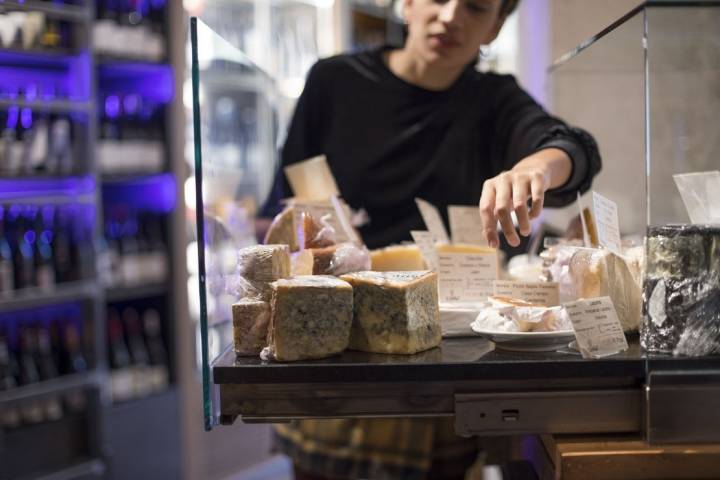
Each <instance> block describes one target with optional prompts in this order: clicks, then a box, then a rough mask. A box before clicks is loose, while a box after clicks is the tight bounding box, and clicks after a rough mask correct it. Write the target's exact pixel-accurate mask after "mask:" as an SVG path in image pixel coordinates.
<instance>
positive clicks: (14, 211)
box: [8, 204, 22, 221]
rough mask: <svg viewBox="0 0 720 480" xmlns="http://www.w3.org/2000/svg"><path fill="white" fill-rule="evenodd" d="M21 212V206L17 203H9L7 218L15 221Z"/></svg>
mask: <svg viewBox="0 0 720 480" xmlns="http://www.w3.org/2000/svg"><path fill="white" fill-rule="evenodd" d="M21 212H22V207H21V206H20V205H17V204H15V205H11V206H10V211H9V212H8V218H9V219H10V220H11V221H15V220H16V219H17V218H18V217H19V216H20V213H21Z"/></svg>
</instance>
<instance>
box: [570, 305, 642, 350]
mask: <svg viewBox="0 0 720 480" xmlns="http://www.w3.org/2000/svg"><path fill="white" fill-rule="evenodd" d="M565 309H566V310H567V312H568V315H569V316H570V321H571V322H572V326H573V330H574V331H575V339H576V340H577V344H578V348H579V350H580V353H581V354H582V356H583V358H602V357H607V356H609V355H614V354H616V353H620V352H622V351H625V350H627V348H628V344H627V339H626V338H625V333H624V332H623V329H622V325H621V324H620V320H619V319H618V316H617V312H615V306H614V305H613V303H612V300H610V297H599V298H591V299H584V300H577V301H575V302H570V303H566V304H565Z"/></svg>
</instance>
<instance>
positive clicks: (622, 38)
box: [191, 1, 720, 443]
mask: <svg viewBox="0 0 720 480" xmlns="http://www.w3.org/2000/svg"><path fill="white" fill-rule="evenodd" d="M718 19H720V2H717V1H692V2H679V1H672V2H670V1H648V2H645V3H643V4H642V5H640V6H638V7H637V8H635V9H634V10H632V11H631V12H629V13H628V14H627V15H626V16H624V17H623V18H621V19H620V20H618V21H617V22H616V23H614V24H613V25H611V26H609V27H608V28H607V29H605V30H604V31H603V32H601V33H600V34H598V35H597V36H595V37H593V38H591V39H589V40H588V41H586V42H584V43H583V44H582V45H580V46H579V47H578V48H577V49H575V50H574V51H572V52H570V53H569V54H567V55H565V56H564V57H563V58H561V59H560V60H558V61H557V62H556V63H555V64H554V65H553V67H552V68H551V80H552V85H553V88H554V91H553V92H552V95H551V96H552V98H553V99H554V102H555V111H554V112H553V113H556V114H558V115H559V116H560V117H562V118H564V119H566V120H567V121H568V122H570V123H572V124H574V125H577V126H579V127H582V128H584V129H586V130H588V131H590V132H592V133H593V135H594V136H595V138H596V140H597V142H598V144H599V146H600V150H601V153H602V155H603V160H604V166H603V171H602V172H601V173H600V175H599V176H598V177H597V178H596V182H595V184H594V186H593V188H594V190H595V191H597V192H599V193H601V194H603V195H604V196H606V197H608V198H610V199H612V200H613V201H615V202H616V203H617V205H618V213H619V217H620V222H619V223H620V232H621V234H622V235H623V236H624V237H625V236H636V237H637V238H639V240H636V241H635V243H634V245H635V246H637V247H641V246H642V244H643V238H644V237H645V236H646V232H649V236H648V238H650V239H652V237H653V235H654V232H655V231H656V227H663V228H666V227H665V226H666V225H668V224H685V225H687V224H689V223H690V222H689V218H688V217H687V216H686V215H687V214H686V213H685V209H684V207H683V201H682V199H681V196H680V194H679V193H677V189H676V187H675V184H674V180H673V175H674V174H683V173H691V172H698V171H699V172H703V171H709V170H713V169H717V168H718V167H717V165H718V163H717V160H715V156H714V152H715V149H716V148H715V147H716V146H717V141H716V138H715V135H714V127H713V123H712V122H710V121H708V120H707V118H708V117H707V116H708V115H709V114H710V113H709V112H711V111H714V108H715V107H716V106H717V103H718V101H720V98H719V97H718V95H717V86H718V81H719V80H720V78H718V74H720V68H718V67H719V65H720V64H718V62H717V59H718V58H720V56H718V55H717V49H718V48H720V33H719V32H718V31H717V29H716V28H714V27H715V26H716V25H717V24H718V22H717V20H718ZM191 33H192V35H193V39H192V45H193V62H192V66H193V78H192V80H193V91H194V96H193V107H194V108H193V113H194V134H195V137H194V138H195V144H194V153H195V157H194V158H195V179H196V182H195V186H196V191H195V201H196V214H197V232H198V239H199V242H198V249H197V252H198V255H197V256H198V269H197V271H198V278H197V279H198V280H199V285H200V296H199V299H200V302H199V310H200V312H201V317H200V318H201V325H202V329H203V333H202V337H201V343H202V348H203V374H204V389H205V390H204V399H205V411H204V413H205V421H206V427H207V428H212V427H213V426H215V425H218V424H231V423H232V422H233V421H235V420H236V419H238V418H240V419H242V420H243V421H254V422H258V421H263V422H269V421H282V420H288V419H295V418H330V417H386V416H401V417H402V416H404V417H416V416H454V417H455V426H456V430H457V432H458V433H461V434H464V435H475V434H483V435H486V434H497V435H508V434H516V433H610V432H612V433H633V434H641V435H643V436H644V437H645V438H646V439H647V440H649V441H650V442H653V443H656V442H657V443H663V442H685V441H687V442H690V441H701V442H703V441H704V442H709V441H720V437H719V436H718V433H717V432H715V431H713V430H712V429H709V428H708V427H707V425H708V422H707V419H708V417H712V419H713V420H717V419H718V417H717V414H716V413H714V411H710V410H711V409H709V408H708V406H709V405H710V404H709V403H708V402H709V401H711V400H712V401H717V400H719V399H718V398H717V395H718V394H717V392H718V391H719V390H718V385H720V374H718V369H719V368H720V357H714V356H712V355H711V354H712V353H718V352H717V351H712V350H711V351H704V352H701V353H700V354H697V355H695V356H690V355H673V351H672V349H671V350H670V351H667V350H664V349H655V348H652V347H649V344H648V343H647V338H649V337H646V334H647V331H648V328H650V329H652V328H653V327H652V325H653V322H657V320H656V319H654V318H653V315H655V313H656V312H654V311H653V312H650V311H649V309H650V308H651V306H650V302H649V300H650V298H649V297H651V296H652V295H653V292H654V290H653V291H650V292H649V293H648V291H647V288H649V287H647V286H648V285H649V283H648V281H649V280H648V278H650V277H649V275H651V274H652V273H653V270H652V269H651V267H653V266H657V265H663V266H665V265H667V264H673V265H675V264H676V263H677V262H675V260H679V261H680V262H682V261H683V259H686V257H682V255H681V254H678V253H677V251H675V250H672V248H670V250H669V251H670V253H663V254H662V255H664V256H663V259H662V261H656V262H655V264H653V263H652V262H649V265H648V268H646V270H645V274H646V278H645V282H646V283H645V285H646V287H647V288H646V292H645V297H644V306H643V310H642V314H644V316H645V318H646V320H645V322H644V324H643V325H644V326H642V327H641V331H642V334H641V335H638V334H637V333H635V334H633V333H629V334H628V343H629V344H630V347H629V349H628V350H626V351H624V352H621V353H619V354H615V355H612V356H608V357H605V358H601V359H588V358H583V357H582V356H581V355H579V354H578V353H577V352H576V351H573V350H571V349H567V348H564V349H561V350H559V351H550V352H522V353H520V352H512V351H508V350H503V349H501V348H497V347H496V345H495V344H493V343H492V342H490V341H489V340H486V339H484V338H481V337H478V336H469V337H463V338H444V339H443V340H442V343H441V344H440V346H439V347H436V348H434V349H431V350H428V351H425V352H422V353H419V354H415V355H404V356H401V355H387V354H371V353H364V352H357V351H350V350H348V351H344V352H342V353H341V354H339V355H335V356H332V357H329V358H325V359H322V360H301V361H297V362H276V361H267V360H263V359H262V358H260V356H258V355H254V356H238V355H236V353H235V349H234V348H233V326H232V304H233V302H236V301H238V300H239V298H240V297H241V296H242V293H241V292H243V291H246V290H243V288H245V287H244V286H243V285H241V284H239V282H238V279H237V264H238V256H237V251H238V249H239V248H241V247H243V246H246V245H249V244H251V243H253V240H252V232H253V230H252V225H253V220H254V219H253V216H252V215H251V214H249V213H248V212H249V211H248V210H246V209H244V208H243V207H242V203H241V202H239V201H238V198H239V193H240V192H242V188H243V187H242V185H243V182H242V181H240V177H238V176H235V177H233V175H232V174H231V172H228V171H227V170H226V169H225V168H224V167H225V166H224V165H223V160H222V156H220V155H217V154H214V153H213V150H211V148H212V142H213V140H212V138H214V136H216V135H217V133H216V132H215V131H213V124H212V121H210V120H209V119H211V118H212V117H213V114H212V113H210V114H208V113H207V112H208V111H210V112H211V111H212V110H211V109H212V107H209V106H208V103H207V98H208V97H204V93H203V92H205V88H206V85H207V84H208V83H207V82H211V81H212V78H213V75H214V74H213V73H212V72H210V74H208V72H207V66H208V64H207V63H205V64H203V56H205V55H207V53H208V52H213V54H215V55H216V54H217V53H218V52H220V51H221V50H222V51H223V58H224V61H223V62H221V63H219V62H217V60H216V61H215V65H216V66H217V67H218V68H221V69H222V71H224V72H227V71H232V69H234V68H246V69H249V70H251V71H252V70H253V68H254V67H253V66H252V63H251V62H249V61H248V60H247V57H246V56H245V55H243V54H242V53H241V51H240V50H238V49H236V48H234V47H232V46H231V45H230V43H229V42H226V41H224V40H223V39H222V37H221V36H219V35H217V34H216V33H214V32H213V31H212V30H211V29H210V28H209V27H208V26H206V25H203V24H202V23H201V22H199V21H198V20H195V19H193V20H192V21H191ZM218 45H223V47H222V49H220V48H219V47H218ZM240 66H242V67H240ZM261 81H262V82H263V83H264V84H265V85H267V86H268V90H267V91H268V92H276V91H277V85H276V84H273V83H272V82H271V81H270V79H267V78H264V79H262V80H261ZM263 98H267V99H270V98H272V94H270V93H268V95H267V97H263ZM268 102H269V103H271V102H270V101H269V100H268ZM255 118H256V120H258V121H260V120H259V119H260V118H261V117H260V116H259V115H257V116H256V117H255ZM228 132H230V133H231V134H232V135H235V136H237V135H239V134H240V133H239V132H240V131H239V130H238V129H234V130H228ZM207 141H210V142H211V143H210V144H207V143H206V142H207ZM269 155H270V154H269V153H268V156H266V157H264V158H263V160H262V161H263V165H265V166H266V167H269V166H270V165H273V166H274V165H275V163H273V162H274V161H275V160H274V157H271V156H269ZM706 177H707V178H712V177H713V176H712V175H710V174H708V175H706ZM709 193H710V194H712V193H711V192H709ZM705 204H707V202H705ZM713 205H714V204H712V202H710V204H709V206H708V207H707V208H708V210H709V211H711V212H714V211H715V210H713V208H716V206H713ZM577 213H578V211H577V208H576V207H575V208H574V210H573V212H572V216H575V215H576V214H577ZM673 228H674V227H673ZM692 228H700V229H702V235H701V236H702V239H700V240H697V242H699V243H698V245H701V246H702V248H704V249H706V250H703V255H704V257H703V258H704V260H703V261H704V262H705V263H704V264H702V265H699V266H698V269H700V270H701V273H702V274H707V275H708V278H710V279H711V280H713V281H715V280H716V279H717V265H719V264H720V257H718V252H719V251H720V249H718V247H717V245H718V240H717V236H713V235H715V233H713V232H715V230H714V229H715V227H712V226H696V227H692ZM692 228H691V229H690V233H689V234H688V235H689V236H692V235H694V232H695V230H693V229H692ZM681 230H682V228H681ZM708 238H709V240H707V239H708ZM656 244H657V242H656V243H655V244H654V243H653V242H652V241H650V240H648V241H647V244H646V245H647V246H646V249H647V251H648V255H647V257H648V258H653V255H654V254H656V253H657V252H660V251H661V250H659V249H657V248H656ZM660 244H661V245H663V246H667V245H671V247H672V245H673V242H672V241H662V242H660ZM673 248H674V247H673ZM681 253H682V252H681ZM673 255H674V256H673ZM687 255H690V254H689V253H688V254H687ZM641 258H643V257H641ZM673 262H675V263H673ZM713 262H714V263H713ZM696 263H697V262H696ZM703 269H704V270H703ZM672 275H674V273H672V272H671V273H670V276H672ZM694 275H696V277H697V278H700V274H697V272H695V273H694ZM713 275H714V276H713ZM683 278H684V279H687V278H689V277H688V276H685V277H683ZM703 278H705V277H703ZM666 280H667V279H666ZM240 283H241V282H240ZM665 283H666V284H667V289H668V291H670V290H671V289H672V288H674V287H673V284H672V283H668V281H666V282H665ZM691 283H692V282H691ZM697 283H698V282H697V281H696V282H695V284H697ZM653 285H654V284H653ZM708 285H710V287H709V288H708V289H707V292H706V293H707V294H708V296H707V297H702V298H703V299H704V300H707V299H708V298H710V299H711V300H713V301H714V299H715V297H717V295H718V291H719V290H720V288H718V287H717V284H715V283H708ZM689 288H691V290H692V288H695V287H689ZM638 289H640V286H639V285H638ZM653 289H654V287H653ZM239 292H240V293H239ZM693 292H695V293H697V288H695V290H693ZM681 293H687V292H681ZM665 306H666V307H667V312H666V316H671V315H675V314H677V312H676V311H674V310H672V308H671V307H672V300H668V302H666V305H665ZM706 310H707V308H706ZM696 316H697V315H696ZM640 317H641V312H640V311H639V310H638V312H637V318H635V321H636V326H635V329H637V324H638V323H641V319H640ZM702 320H703V322H704V323H702V322H701V323H702V324H703V325H704V326H705V327H707V328H705V329H704V330H701V331H700V332H701V334H702V335H701V336H702V337H703V339H709V340H710V341H711V342H710V343H712V341H714V338H715V337H713V335H714V334H716V333H717V330H715V323H713V322H716V321H717V320H718V318H717V311H715V312H714V313H709V314H708V315H707V316H705V317H702ZM666 326H668V327H669V326H671V323H668V324H667V325H666ZM245 333H247V332H245ZM245 333H242V332H240V333H236V335H237V334H240V335H243V334H245ZM680 334H681V333H680ZM638 337H640V338H638ZM641 339H642V342H641V341H640V340H641ZM675 353H676V354H677V353H679V352H675ZM590 411H592V412H593V414H592V415H588V414H587V412H590ZM689 412H702V413H701V414H700V413H698V414H695V413H692V414H691V413H689ZM681 416H682V418H683V422H676V421H673V420H672V419H677V418H680V417H681ZM702 418H705V422H703V421H702ZM679 423H681V424H682V425H679ZM709 423H710V424H712V422H709Z"/></svg>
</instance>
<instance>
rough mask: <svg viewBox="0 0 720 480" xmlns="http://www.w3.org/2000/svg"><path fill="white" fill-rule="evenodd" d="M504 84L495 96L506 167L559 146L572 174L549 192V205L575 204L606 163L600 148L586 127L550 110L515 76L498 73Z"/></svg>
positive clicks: (546, 195)
mask: <svg viewBox="0 0 720 480" xmlns="http://www.w3.org/2000/svg"><path fill="white" fill-rule="evenodd" d="M498 78H499V79H500V82H501V85H500V86H499V89H498V95H497V96H496V97H495V108H496V112H497V124H496V134H497V135H498V141H499V144H500V145H502V146H504V149H503V154H502V161H503V169H504V170H509V169H511V168H512V167H513V166H514V165H515V164H517V163H518V162H519V161H520V160H522V159H523V158H525V157H527V156H529V155H532V154H533V153H535V152H538V151H540V150H543V149H546V148H559V149H561V150H563V151H565V153H567V154H568V156H569V157H570V160H571V161H572V172H571V174H570V178H569V179H568V181H567V182H565V184H563V185H561V186H560V187H557V188H554V189H552V190H549V191H548V192H546V194H545V205H546V206H548V207H562V206H565V205H569V204H571V203H572V202H573V201H574V200H575V199H576V197H577V192H586V191H587V190H588V189H589V188H590V186H591V184H592V180H593V177H594V176H595V175H597V173H598V172H599V171H600V169H601V167H602V162H601V159H600V152H599V151H598V147H597V144H596V143H595V140H594V139H593V137H592V136H591V135H590V134H589V133H587V132H586V131H584V130H582V129H580V128H575V127H571V126H569V125H567V124H566V123H565V122H563V121H562V120H560V119H558V118H556V117H553V116H552V115H550V114H548V113H547V112H546V111H545V110H544V109H543V108H542V107H541V106H540V105H539V104H538V103H537V102H535V100H533V99H532V97H530V95H528V94H527V93H526V92H525V91H524V90H523V89H521V88H520V86H519V85H518V84H517V82H516V81H515V79H514V78H513V77H512V76H502V77H498Z"/></svg>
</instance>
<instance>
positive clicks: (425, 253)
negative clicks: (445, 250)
mask: <svg viewBox="0 0 720 480" xmlns="http://www.w3.org/2000/svg"><path fill="white" fill-rule="evenodd" d="M410 235H412V238H413V240H414V241H415V245H417V246H418V248H419V249H420V255H422V257H423V260H425V264H426V265H427V266H428V268H429V269H430V270H437V269H438V260H437V252H436V251H435V241H434V240H433V236H432V234H431V233H430V232H426V231H421V230H412V231H410Z"/></svg>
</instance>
